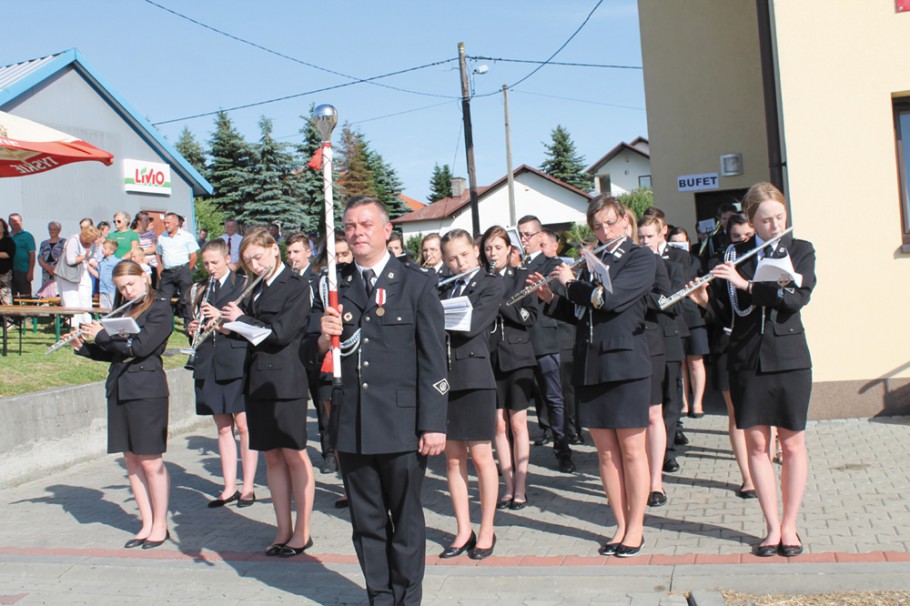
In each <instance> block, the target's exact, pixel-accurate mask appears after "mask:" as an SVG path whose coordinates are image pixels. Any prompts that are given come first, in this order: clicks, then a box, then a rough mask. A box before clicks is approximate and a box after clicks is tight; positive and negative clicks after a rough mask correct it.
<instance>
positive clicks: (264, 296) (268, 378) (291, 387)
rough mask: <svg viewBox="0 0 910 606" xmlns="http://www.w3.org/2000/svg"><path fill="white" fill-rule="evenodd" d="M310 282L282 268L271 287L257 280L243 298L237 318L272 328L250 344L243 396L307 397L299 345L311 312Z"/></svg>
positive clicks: (304, 372) (286, 398)
mask: <svg viewBox="0 0 910 606" xmlns="http://www.w3.org/2000/svg"><path fill="white" fill-rule="evenodd" d="M309 290H310V288H309V285H307V283H306V282H304V281H303V278H301V277H300V276H299V275H297V274H296V273H294V271H293V270H292V269H290V268H289V267H287V266H285V267H284V268H282V270H281V273H279V274H278V275H277V276H276V277H275V280H274V282H272V284H271V286H266V281H265V280H263V281H262V282H260V283H259V285H258V286H257V287H256V289H255V290H254V291H253V293H252V296H250V297H248V298H246V299H244V301H243V302H242V303H241V308H242V309H243V311H244V315H243V316H241V317H240V318H238V320H239V321H240V322H246V323H247V324H252V325H254V326H262V327H265V328H269V329H271V330H272V332H271V334H270V335H269V336H267V337H266V338H265V339H264V340H263V341H262V342H261V343H260V344H259V345H256V346H253V345H250V349H249V352H250V354H249V356H248V358H247V381H246V391H245V393H246V395H247V397H249V398H251V399H254V400H293V399H299V398H306V397H307V393H308V389H307V375H306V369H305V368H304V365H303V361H302V360H301V359H300V345H301V341H302V340H303V335H304V331H305V329H306V323H307V316H308V315H309V313H310V293H309ZM257 293H258V297H257Z"/></svg>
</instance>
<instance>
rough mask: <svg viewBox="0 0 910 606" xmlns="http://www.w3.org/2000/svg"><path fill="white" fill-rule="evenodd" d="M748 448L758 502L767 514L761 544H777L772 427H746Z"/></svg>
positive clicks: (778, 535)
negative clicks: (772, 464)
mask: <svg viewBox="0 0 910 606" xmlns="http://www.w3.org/2000/svg"><path fill="white" fill-rule="evenodd" d="M744 431H745V434H746V449H747V451H748V453H749V471H750V472H751V473H752V482H754V483H755V492H756V494H758V504H759V505H760V506H761V511H762V514H763V515H764V516H765V525H766V527H767V529H766V531H767V534H766V535H765V538H764V540H763V541H762V542H761V543H760V544H761V545H777V544H778V543H780V517H779V516H778V513H777V478H776V477H775V476H774V468H773V467H772V466H771V459H770V457H769V456H768V449H769V447H770V444H771V442H770V440H771V428H770V427H768V426H767V425H757V426H755V427H749V428H748V429H745V430H744Z"/></svg>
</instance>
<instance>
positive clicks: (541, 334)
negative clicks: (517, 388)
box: [522, 253, 562, 357]
mask: <svg viewBox="0 0 910 606" xmlns="http://www.w3.org/2000/svg"><path fill="white" fill-rule="evenodd" d="M560 263H562V261H560V260H559V259H557V258H556V257H547V256H545V255H544V254H543V253H540V254H538V255H537V256H536V257H534V258H533V259H531V260H530V261H528V262H527V263H525V264H523V265H522V269H525V270H527V272H528V274H529V275H530V274H533V273H535V272H536V273H539V274H541V275H542V276H543V277H544V278H546V277H547V276H549V275H550V272H552V271H553V270H554V269H556V268H557V267H558V266H559V264H560ZM540 306H541V309H542V308H543V302H541V303H540ZM530 333H531V343H532V344H533V345H534V354H535V355H537V356H538V357H539V356H546V355H549V354H556V353H559V325H558V323H557V322H556V319H555V318H552V317H550V316H548V315H545V314H543V313H539V314H538V315H537V322H535V323H534V324H532V325H531V330H530Z"/></svg>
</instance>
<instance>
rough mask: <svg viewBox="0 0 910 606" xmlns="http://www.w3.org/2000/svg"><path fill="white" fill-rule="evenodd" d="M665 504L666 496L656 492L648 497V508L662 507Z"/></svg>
mask: <svg viewBox="0 0 910 606" xmlns="http://www.w3.org/2000/svg"><path fill="white" fill-rule="evenodd" d="M666 504H667V495H666V494H665V493H663V492H659V491H657V490H655V491H653V492H652V493H651V494H649V495H648V507H663V506H664V505H666Z"/></svg>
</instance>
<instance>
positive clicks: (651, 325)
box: [644, 261, 672, 357]
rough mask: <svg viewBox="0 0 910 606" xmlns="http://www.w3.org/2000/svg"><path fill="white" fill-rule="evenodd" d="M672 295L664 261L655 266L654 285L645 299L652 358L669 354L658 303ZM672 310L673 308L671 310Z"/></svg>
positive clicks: (646, 322)
mask: <svg viewBox="0 0 910 606" xmlns="http://www.w3.org/2000/svg"><path fill="white" fill-rule="evenodd" d="M668 294H670V276H669V275H668V274H667V265H666V263H664V262H663V261H658V262H657V263H655V264H654V283H653V284H652V285H651V290H650V292H648V296H647V298H646V299H645V300H646V302H647V308H646V309H645V322H644V326H645V336H646V337H647V339H648V351H649V352H650V353H651V357H654V356H663V355H666V353H667V347H666V344H665V342H664V332H663V327H662V325H661V320H660V316H662V315H663V314H662V312H661V311H660V306H659V305H658V301H659V300H660V297H661V296H667V295H668ZM671 309H672V308H671Z"/></svg>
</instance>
